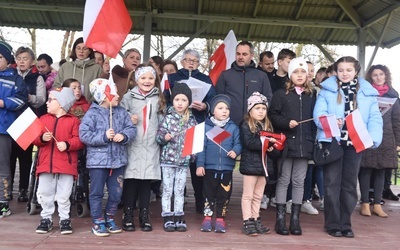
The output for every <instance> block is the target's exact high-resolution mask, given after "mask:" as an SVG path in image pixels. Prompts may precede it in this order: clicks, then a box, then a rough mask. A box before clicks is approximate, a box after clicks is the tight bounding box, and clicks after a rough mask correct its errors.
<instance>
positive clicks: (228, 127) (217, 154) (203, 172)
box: [196, 94, 242, 233]
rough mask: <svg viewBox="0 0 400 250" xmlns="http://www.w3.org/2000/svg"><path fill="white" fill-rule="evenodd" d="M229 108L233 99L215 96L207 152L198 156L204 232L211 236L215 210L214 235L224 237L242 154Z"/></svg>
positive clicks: (206, 127)
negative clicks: (222, 234) (233, 182)
mask: <svg viewBox="0 0 400 250" xmlns="http://www.w3.org/2000/svg"><path fill="white" fill-rule="evenodd" d="M230 106H231V99H230V98H229V96H227V95H223V94H220V95H216V96H214V98H213V99H212V100H211V102H210V108H211V109H210V110H211V114H212V116H211V117H210V118H207V119H206V121H205V131H206V136H205V137H204V150H203V151H202V152H200V153H199V154H198V155H197V170H196V174H197V176H204V183H203V194H204V220H203V223H202V224H201V231H203V232H211V229H212V216H213V215H214V208H215V209H216V220H215V232H216V233H225V230H226V229H225V216H226V212H227V210H228V204H229V200H230V197H231V194H232V172H233V169H234V168H235V158H236V156H238V155H239V154H240V153H241V152H242V145H241V144H240V136H239V128H238V126H237V125H236V124H235V123H234V122H233V121H232V120H231V119H230V117H229V114H230ZM213 131H215V132H213ZM228 150H229V151H228Z"/></svg>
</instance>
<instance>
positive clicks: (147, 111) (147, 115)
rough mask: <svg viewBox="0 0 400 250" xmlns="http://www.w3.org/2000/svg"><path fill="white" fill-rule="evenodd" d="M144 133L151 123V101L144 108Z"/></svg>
mask: <svg viewBox="0 0 400 250" xmlns="http://www.w3.org/2000/svg"><path fill="white" fill-rule="evenodd" d="M142 113H143V135H144V134H146V131H147V128H148V127H149V123H150V113H151V102H150V101H149V102H148V103H147V104H146V106H144V108H143V112H142Z"/></svg>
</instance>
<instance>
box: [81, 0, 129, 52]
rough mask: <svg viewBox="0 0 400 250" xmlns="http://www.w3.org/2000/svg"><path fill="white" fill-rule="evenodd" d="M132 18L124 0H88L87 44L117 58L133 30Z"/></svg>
mask: <svg viewBox="0 0 400 250" xmlns="http://www.w3.org/2000/svg"><path fill="white" fill-rule="evenodd" d="M131 28H132V20H131V17H130V15H129V12H128V10H127V8H126V6H125V3H124V1H123V0H86V4H85V13H84V18H83V40H84V42H85V45H86V46H88V47H90V48H92V49H94V50H97V51H100V52H102V53H104V54H105V55H107V56H110V57H113V58H115V57H116V56H117V54H118V52H119V51H120V49H121V47H122V44H123V42H124V41H125V39H126V37H127V35H128V34H129V32H130V31H131Z"/></svg>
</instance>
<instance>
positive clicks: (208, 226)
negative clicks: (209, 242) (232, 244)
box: [201, 216, 212, 232]
mask: <svg viewBox="0 0 400 250" xmlns="http://www.w3.org/2000/svg"><path fill="white" fill-rule="evenodd" d="M211 230H212V221H211V217H210V216H205V217H204V220H203V222H202V223H201V231H202V232H211Z"/></svg>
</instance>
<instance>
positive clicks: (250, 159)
mask: <svg viewBox="0 0 400 250" xmlns="http://www.w3.org/2000/svg"><path fill="white" fill-rule="evenodd" d="M239 128H240V143H241V144H242V147H243V148H242V154H241V158H240V168H239V171H240V173H241V174H244V175H259V176H260V175H265V173H264V168H263V164H262V158H261V157H262V153H261V148H262V144H261V140H260V136H259V135H258V133H252V132H251V131H250V127H249V124H248V123H247V122H245V121H242V122H241V123H240V126H239ZM260 130H261V126H260V127H258V131H260ZM279 155H280V152H279V151H278V150H276V149H274V150H272V151H271V152H267V160H266V163H267V170H268V173H269V175H271V173H272V172H273V165H272V160H271V157H272V158H277V157H279Z"/></svg>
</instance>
